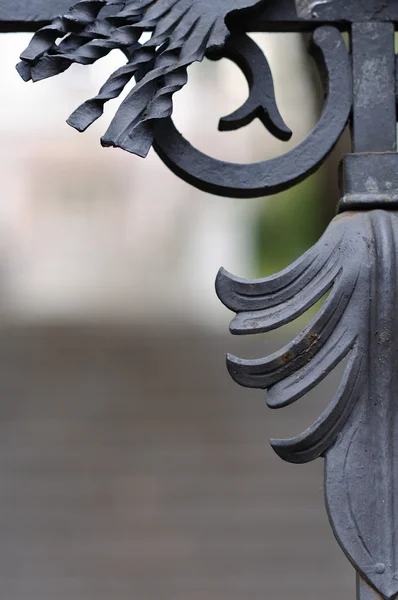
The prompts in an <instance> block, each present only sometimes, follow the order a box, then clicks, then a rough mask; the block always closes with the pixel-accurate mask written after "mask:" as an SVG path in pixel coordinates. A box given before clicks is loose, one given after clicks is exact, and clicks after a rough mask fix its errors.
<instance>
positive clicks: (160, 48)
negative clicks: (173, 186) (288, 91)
mask: <svg viewBox="0 0 398 600" xmlns="http://www.w3.org/2000/svg"><path fill="white" fill-rule="evenodd" d="M329 1H331V2H333V0H329ZM271 5H272V6H274V7H275V6H278V7H279V9H280V13H279V17H281V16H282V14H283V12H284V11H285V12H287V13H288V14H290V15H291V14H292V11H291V5H289V6H290V8H289V9H286V8H285V9H283V6H281V5H280V3H275V2H274V1H272V2H271V0H269V1H268V2H266V1H264V0H219V1H218V2H213V1H211V0H157V1H156V2H155V1H154V0H124V1H122V0H82V1H81V2H78V3H77V4H75V5H74V6H72V8H71V9H70V10H69V11H68V12H66V13H65V14H64V15H63V16H62V17H58V18H56V19H54V20H53V21H52V22H51V23H50V24H49V25H46V26H45V27H43V28H41V29H39V30H38V31H37V33H36V34H35V36H34V37H33V39H32V41H31V43H30V45H29V46H28V48H27V49H26V50H25V51H24V52H22V54H21V62H20V63H19V65H18V67H17V68H18V71H19V73H20V75H21V77H22V78H23V79H24V80H26V81H29V80H33V81H39V80H41V79H45V78H47V77H52V76H54V75H57V74H60V73H62V72H63V71H65V70H66V69H68V68H69V67H70V66H71V65H72V64H74V63H79V64H84V65H90V64H92V63H94V62H96V61H97V60H99V59H100V58H102V57H103V56H105V55H106V54H108V53H109V52H110V51H112V50H113V49H121V50H123V51H124V52H125V54H126V55H127V64H126V65H125V66H124V67H122V68H120V69H118V70H117V71H116V72H115V73H113V74H112V75H111V77H110V78H109V80H108V81H107V82H105V84H104V85H103V86H102V88H101V89H100V91H99V93H98V94H97V96H95V97H93V98H91V99H89V100H87V101H86V102H84V103H83V104H82V105H81V106H80V107H78V108H77V110H75V112H74V113H73V114H72V115H71V116H70V117H69V119H68V123H69V124H70V125H72V126H73V127H75V128H76V129H77V130H78V131H84V130H86V129H87V127H89V126H90V125H91V124H92V123H93V122H94V121H95V120H96V119H98V118H99V117H101V115H102V113H103V109H104V105H105V103H106V102H108V101H109V100H111V99H115V98H117V97H119V96H120V94H121V93H122V92H123V90H124V88H125V87H126V85H127V84H128V83H129V82H130V81H131V80H132V79H133V78H134V77H135V78H136V82H137V83H136V85H135V86H134V87H133V89H132V90H131V92H130V93H129V94H128V95H127V97H126V98H125V100H124V101H123V102H122V103H121V105H120V108H119V109H118V110H117V112H116V115H115V117H114V119H113V120H112V122H111V125H110V126H109V128H108V130H107V131H106V132H105V134H104V136H103V137H102V140H101V143H102V145H103V146H114V147H119V148H122V149H124V150H127V151H128V152H132V153H134V154H138V155H139V156H142V157H144V156H146V155H147V153H148V151H149V149H150V147H151V146H152V144H153V145H154V147H155V149H156V151H157V152H158V154H159V156H160V157H161V158H162V160H163V161H164V162H165V163H166V164H167V165H168V166H169V167H170V169H171V170H172V171H173V172H174V173H176V174H177V175H178V176H179V177H181V178H183V179H185V180H186V181H188V182H190V183H191V184H192V185H194V186H196V187H198V188H200V189H203V190H205V191H207V192H211V193H215V194H219V195H224V196H235V197H255V196H262V195H266V194H272V193H275V192H277V191H281V190H283V189H287V188H288V187H291V186H292V185H294V184H295V183H297V182H298V181H300V180H302V179H303V178H305V177H306V176H308V175H309V174H310V173H312V172H313V171H314V170H315V169H316V168H317V167H318V166H319V165H320V164H321V163H322V161H323V160H324V159H325V157H326V156H327V155H328V154H329V153H330V151H331V150H332V149H333V147H334V145H335V143H336V142H337V140H338V139H339V137H340V135H341V133H342V131H343V130H344V128H345V126H346V124H347V121H348V118H349V115H350V111H351V107H352V77H351V68H350V61H349V56H348V52H347V50H346V47H345V45H344V42H343V39H342V37H341V35H340V33H339V31H338V30H337V29H336V28H335V27H331V26H326V25H324V26H321V27H319V28H316V26H317V24H318V23H317V22H316V18H315V17H314V15H312V13H311V11H310V10H309V8H308V6H307V7H306V8H303V7H302V9H301V12H302V13H303V15H307V17H308V19H307V20H305V19H304V18H303V17H302V16H301V15H300V14H299V13H298V12H297V11H295V15H296V20H297V23H311V25H312V27H313V29H314V30H315V32H314V36H313V43H312V46H311V51H312V53H313V55H314V56H315V58H316V60H317V64H318V66H319V68H320V69H322V70H324V71H325V72H326V75H327V76H326V78H325V79H326V90H325V94H326V102H325V106H324V111H323V114H322V116H321V118H320V121H319V123H318V124H317V125H316V127H315V128H314V130H313V131H312V132H311V133H310V135H309V136H308V137H307V139H306V140H305V141H304V142H303V143H301V144H299V145H298V146H297V147H296V148H294V149H293V150H291V151H289V152H287V153H286V154H285V155H283V156H281V157H278V158H275V159H272V160H269V161H264V162H260V163H255V164H251V165H245V164H234V163H227V162H221V161H218V160H215V159H213V158H211V157H210V156H207V155H205V154H203V153H201V152H199V151H198V150H196V149H195V148H193V147H192V146H191V145H190V144H189V142H188V141H187V140H185V139H184V138H183V137H182V136H181V134H179V133H178V131H177V130H176V128H175V127H174V124H173V122H172V120H171V115H172V111H173V101H172V99H173V95H174V94H175V93H176V92H177V91H178V90H180V89H181V88H182V87H183V86H184V85H185V84H186V82H187V68H188V67H189V65H190V64H192V63H193V62H195V61H201V60H203V58H204V57H205V56H207V57H209V58H213V59H220V58H223V57H226V58H229V59H231V60H233V61H234V62H235V63H236V64H237V65H238V66H239V67H240V68H241V69H242V70H243V72H244V74H245V76H246V78H247V80H248V83H249V89H250V92H249V98H248V100H247V102H246V103H245V104H244V106H242V107H241V108H240V109H239V110H238V111H236V112H235V113H234V115H230V116H229V117H225V118H224V119H221V121H220V130H222V131H225V130H230V129H237V128H239V127H242V126H244V125H246V124H248V123H249V122H250V121H252V120H253V119H255V118H259V119H260V120H261V121H262V123H263V125H264V126H265V127H266V128H267V129H268V130H269V131H270V132H271V133H272V134H273V135H275V136H276V137H278V138H279V139H282V140H288V139H289V138H290V137H291V131H290V129H289V128H288V126H287V125H286V124H285V123H284V121H283V118H282V116H281V115H280V113H279V110H278V108H277V104H276V99H275V94H274V87H273V80H272V74H271V70H270V68H269V66H268V63H267V60H266V58H265V57H264V56H263V54H262V52H261V51H260V49H259V48H258V47H257V46H256V44H255V43H254V42H253V41H252V40H250V38H248V37H247V36H245V35H244V32H245V30H248V29H250V28H251V26H252V24H253V23H255V22H256V21H255V19H256V17H257V18H260V19H261V9H262V10H265V11H267V10H268V11H269V10H270V6H271ZM289 18H291V17H289ZM242 19H243V21H242ZM331 22H333V19H331ZM273 23H274V25H275V21H274V22H273ZM242 24H243V28H242ZM290 26H291V23H290ZM300 27H301V25H300ZM146 31H150V32H151V34H152V35H151V37H150V39H149V40H147V41H146V42H144V43H142V44H141V43H140V40H141V37H142V34H143V33H145V32H146Z"/></svg>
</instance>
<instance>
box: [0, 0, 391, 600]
mask: <svg viewBox="0 0 398 600" xmlns="http://www.w3.org/2000/svg"><path fill="white" fill-rule="evenodd" d="M5 1H6V3H9V8H8V11H7V10H6V12H5V13H4V9H3V8H1V7H0V28H3V30H7V31H9V30H12V28H13V23H17V22H18V23H20V22H24V23H25V24H26V25H27V27H28V28H30V29H36V30H37V31H36V34H35V35H34V37H33V39H32V42H31V44H30V45H29V47H28V48H27V50H26V51H25V52H23V54H22V56H21V59H22V62H21V63H20V64H19V66H18V70H19V72H20V74H21V76H22V77H23V78H24V79H26V80H29V79H33V80H40V79H43V78H45V77H49V76H52V75H56V74H58V73H61V72H62V71H64V70H66V69H67V68H68V67H69V66H70V65H71V64H73V63H81V64H86V65H87V64H92V63H94V62H95V61H96V60H98V59H99V58H101V57H102V56H105V54H107V53H108V52H110V51H111V50H113V49H115V48H118V49H122V50H123V51H124V52H125V54H126V56H127V64H126V66H124V67H122V68H121V69H119V70H118V71H117V72H116V73H114V74H113V75H112V76H111V78H110V79H109V80H108V82H106V83H105V84H104V86H103V87H102V89H101V90H100V92H99V94H98V95H97V96H96V97H95V98H93V99H91V100H88V101H87V102H85V103H84V104H83V105H82V106H81V107H80V108H78V109H77V111H75V113H74V114H73V115H72V116H71V118H70V119H69V122H70V124H71V125H73V126H74V127H76V128H77V129H79V130H81V131H83V130H84V129H86V128H87V127H88V126H89V125H90V124H91V123H92V122H93V121H94V120H95V119H97V118H98V117H99V116H101V114H102V110H103V107H104V104H105V102H107V101H108V100H110V99H112V98H116V97H118V96H119V95H120V93H121V92H122V90H123V89H124V87H125V85H126V84H127V83H128V82H130V80H131V79H132V78H133V77H135V78H136V85H135V87H134V88H133V89H132V91H131V92H130V94H129V95H128V96H127V98H126V100H124V101H123V102H122V104H121V106H120V108H119V110H118V111H117V113H116V115H115V118H114V120H113V121H112V124H111V126H110V128H109V130H108V131H107V133H106V134H105V136H104V138H103V140H102V143H103V145H105V146H118V147H121V148H123V149H125V150H127V151H129V152H133V153H135V154H138V155H141V156H145V155H146V153H147V152H148V150H149V148H150V147H151V145H152V144H153V145H154V148H155V150H156V151H157V152H158V154H159V155H160V157H161V158H162V159H163V161H164V162H165V164H166V165H167V166H169V167H170V169H172V170H173V171H174V173H176V174H177V175H178V176H179V177H181V178H183V179H185V180H186V181H188V182H189V183H191V184H192V185H194V186H196V187H198V188H200V189H202V190H205V191H208V192H213V193H216V194H219V195H227V196H233V197H247V198H249V197H254V196H263V195H267V194H271V193H275V192H278V191H280V190H283V189H286V188H288V187H290V186H292V185H294V184H295V183H297V182H298V181H300V180H301V179H303V178H305V177H306V176H307V175H308V174H310V173H311V172H312V171H313V170H315V169H316V168H317V167H318V166H319V164H321V163H322V161H323V160H324V158H325V157H326V156H327V154H328V153H329V152H330V151H331V149H332V148H333V146H334V145H335V143H336V142H337V140H338V139H339V137H340V135H341V133H342V131H343V130H344V128H345V126H346V124H347V122H348V124H349V127H350V130H351V134H352V152H350V153H349V154H347V155H346V156H345V158H344V161H343V165H342V168H341V174H340V175H341V176H340V182H341V193H342V198H341V200H340V202H339V205H338V213H339V214H338V216H337V217H336V218H335V219H334V220H333V221H332V223H331V224H330V226H329V228H328V229H327V231H326V232H325V234H324V235H323V237H322V238H321V239H320V240H319V241H318V242H317V244H316V245H315V246H314V247H313V248H311V249H310V250H309V251H308V252H306V253H305V254H304V255H303V256H302V257H301V258H299V259H298V260H297V261H296V262H294V263H293V264H292V265H291V266H290V267H288V268H287V269H285V270H284V271H282V272H281V273H278V274H276V275H273V276H271V277H267V278H265V279H260V280H244V279H239V278H237V277H234V276H232V275H231V274H229V273H227V272H226V271H224V270H221V271H220V273H219V275H218V278H217V282H216V290H217V293H218V295H219V297H220V299H221V301H222V302H223V303H224V304H225V305H226V306H227V307H228V308H229V309H231V310H232V311H234V312H235V313H236V316H235V318H234V319H233V321H232V323H231V332H232V333H234V334H238V335H243V334H255V333H260V332H265V331H270V330H272V329H276V328H278V327H280V326H282V325H284V324H285V323H288V322H290V321H292V320H293V319H295V318H296V317H298V316H299V315H301V314H303V313H304V312H305V311H306V310H307V309H309V308H310V307H311V306H313V305H314V304H315V303H316V302H317V301H318V300H320V299H321V298H323V297H326V299H325V300H324V303H323V305H322V307H321V308H320V310H319V311H318V314H317V315H316V316H315V317H314V318H313V320H312V321H311V323H310V324H309V325H308V326H307V327H306V328H305V329H304V330H303V331H302V332H301V333H300V334H299V335H298V336H297V337H296V338H295V339H294V340H293V341H292V342H291V343H290V344H288V345H287V346H285V347H284V348H282V349H281V350H280V351H279V352H276V353H275V354H273V355H271V356H269V357H266V358H263V359H259V360H243V359H239V358H237V357H234V356H228V359H227V365H228V370H229V372H230V374H231V375H232V377H233V379H234V380H235V381H237V382H238V383H239V384H241V385H244V386H248V387H255V388H261V389H264V390H266V391H267V392H266V393H267V396H266V398H267V403H268V405H269V406H270V407H271V408H281V407H284V406H287V405H289V404H291V403H292V402H296V401H297V400H299V399H300V398H301V397H302V396H303V395H304V394H305V393H306V392H307V391H308V390H310V389H311V388H314V387H315V386H317V384H318V383H319V382H320V381H322V379H323V378H324V377H326V375H327V374H328V373H329V372H331V371H332V370H333V369H334V368H335V367H336V366H337V365H338V364H339V363H341V362H342V361H343V360H346V366H345V370H344V373H343V376H342V379H341V383H340V385H339V387H338V390H337V392H336V394H335V396H334V398H332V399H331V402H330V404H329V406H328V408H327V409H326V410H325V411H324V412H323V413H322V415H321V416H320V417H319V418H318V419H317V420H316V422H315V423H313V424H312V425H311V426H310V427H309V428H308V429H307V430H306V431H305V432H303V433H301V434H299V435H298V436H296V437H294V438H291V439H287V440H280V439H274V440H271V444H272V447H273V448H274V450H275V451H276V452H277V454H278V455H279V456H280V457H281V458H283V459H284V460H286V461H289V462H293V463H304V462H308V461H311V460H314V459H316V458H318V457H323V458H324V459H325V497H326V505H327V511H328V515H329V519H330V522H331V525H332V528H333V531H334V533H335V536H336V538H337V540H338V542H339V543H340V545H341V547H342V549H343V550H344V552H345V553H346V555H347V557H348V558H349V560H350V561H351V563H352V564H353V566H354V567H355V570H356V572H357V578H358V599H359V600H376V598H380V597H381V598H384V599H385V600H392V599H393V598H395V597H397V596H398V536H397V535H396V532H397V529H398V476H397V472H398V471H397V466H398V400H397V398H398V375H397V373H398V317H397V302H398V301H397V299H396V298H397V297H398V283H397V282H398V267H397V264H398V263H397V255H398V249H397V244H398V153H397V151H396V150H397V130H396V124H397V106H396V104H397V102H396V101H397V97H398V92H397V90H398V77H397V59H396V56H395V45H394V44H395V31H396V29H397V28H398V2H397V1H396V0H349V1H347V0H319V1H312V0H296V2H295V1H294V0H260V1H257V0H219V2H214V0H84V1H81V2H78V3H77V4H75V5H74V6H72V7H71V8H70V10H69V12H68V13H66V14H65V15H64V16H61V17H56V18H55V19H54V17H55V14H56V13H55V11H53V9H51V10H50V9H49V8H47V9H44V8H43V3H46V2H47V0H31V2H32V5H34V6H37V7H38V8H37V9H35V10H34V11H33V10H32V11H31V12H29V11H27V12H25V13H24V10H23V9H22V8H21V6H19V8H18V6H17V10H16V8H15V0H5ZM52 3H54V4H56V5H57V6H58V5H59V6H60V7H61V6H62V7H64V6H65V5H68V7H69V4H68V2H67V1H66V0H52ZM17 4H18V2H17ZM4 14H5V16H4ZM24 15H25V16H24ZM24 19H25V21H24ZM43 22H44V27H42V25H43ZM2 23H3V24H2ZM15 27H16V26H15V25H14V30H15ZM146 31H149V32H150V33H151V37H150V39H149V40H148V41H147V42H144V43H140V38H141V35H142V34H143V33H144V32H146ZM251 31H306V32H312V33H313V44H312V51H313V52H314V55H315V59H316V61H317V64H318V67H319V69H320V70H322V74H323V75H324V80H325V82H326V87H325V91H326V101H325V105H324V109H323V113H322V115H321V118H320V120H319V122H318V124H317V125H316V126H315V128H314V130H313V131H312V132H311V133H310V135H309V136H308V137H307V139H306V140H304V142H302V143H301V144H300V145H299V146H297V147H296V148H294V149H293V150H290V151H289V152H287V153H286V154H285V155H282V156H280V157H277V158H275V159H272V160H269V161H265V162H260V163H255V164H251V165H240V164H233V163H225V162H221V161H217V160H215V159H213V158H211V157H210V156H207V155H205V154H203V153H201V152H199V151H198V150H196V149H195V148H193V147H192V146H191V145H190V144H189V142H188V141H187V140H185V139H184V138H183V137H182V136H181V134H180V133H179V132H178V131H177V129H176V128H175V126H174V124H173V122H172V119H171V116H172V98H173V94H174V93H175V92H177V91H178V90H180V89H181V88H182V87H183V86H184V85H185V84H186V82H187V73H186V71H187V67H188V66H189V64H191V63H192V62H195V61H198V60H202V59H203V58H205V57H207V58H211V59H213V60H219V59H221V58H229V59H231V60H233V61H234V62H235V63H236V64H237V65H238V66H239V67H240V68H241V69H242V71H243V73H244V75H245V76H246V78H247V80H248V83H249V97H248V100H247V101H246V103H245V104H244V105H243V106H242V107H241V108H240V109H239V110H238V111H236V112H235V113H233V114H232V115H229V116H228V117H224V118H223V119H221V121H220V129H221V130H230V129H237V128H239V127H242V126H244V125H246V124H248V123H249V122H251V121H252V120H253V119H254V118H259V119H260V120H261V121H262V123H263V124H264V126H265V127H266V128H267V129H268V130H269V131H270V132H271V133H272V134H273V135H275V136H276V137H278V138H279V139H282V140H287V139H289V137H290V135H291V132H290V130H289V128H288V126H287V125H286V123H285V122H284V120H283V118H282V116H281V115H280V113H279V110H278V107H277V103H276V99H275V93H274V87H273V81H272V74H271V71H270V68H269V65H268V62H267V60H266V58H265V57H264V56H263V54H262V52H261V51H260V50H259V48H258V47H257V46H256V44H255V43H254V42H253V41H252V40H251V39H250V38H249V37H248V36H247V35H246V34H247V33H248V32H251ZM341 32H345V33H347V35H348V37H349V41H350V44H349V50H347V48H346V46H345V44H344V41H343V38H342V35H341Z"/></svg>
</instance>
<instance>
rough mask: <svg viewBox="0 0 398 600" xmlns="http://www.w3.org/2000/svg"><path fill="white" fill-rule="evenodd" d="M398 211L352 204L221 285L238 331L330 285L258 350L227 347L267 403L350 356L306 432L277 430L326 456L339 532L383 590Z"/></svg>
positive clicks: (290, 444)
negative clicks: (285, 260) (278, 264)
mask: <svg viewBox="0 0 398 600" xmlns="http://www.w3.org/2000/svg"><path fill="white" fill-rule="evenodd" d="M397 242H398V213H397V212H387V211H382V210H375V211H371V212H366V211H365V212H357V213H354V212H345V213H343V214H342V215H339V216H338V217H336V218H335V219H334V221H332V223H331V225H330V226H329V228H328V230H327V231H326V233H325V234H324V236H323V237H322V238H321V239H320V240H319V242H318V243H317V244H316V245H315V246H314V247H313V248H311V249H310V250H309V251H308V252H307V253H306V254H304V255H303V256H302V257H301V258H300V259H298V260H297V261H296V262H295V263H293V264H292V265H291V266H290V267H288V268H287V269H285V270H284V271H282V272H281V273H278V274H276V275H273V276H271V277H268V278H266V279H262V280H254V281H245V280H242V279H237V278H236V277H233V276H232V275H230V274H228V273H227V272H225V271H224V270H221V271H220V273H219V276H218V279H217V292H218V295H219V297H220V299H221V300H222V302H223V303H224V304H225V305H226V306H227V307H228V308H230V309H232V310H233V311H235V312H236V313H237V315H236V317H235V318H234V319H233V321H232V323H231V332H232V333H235V334H251V333H259V332H264V331H269V330H271V329H275V328H277V327H280V326H281V325H283V324H285V323H288V322H290V321H292V320H293V319H294V318H296V317H297V316H299V315H301V314H303V313H304V312H305V311H306V310H307V309H308V308H309V307H310V306H312V305H313V304H314V303H315V302H316V301H317V300H318V299H319V298H321V297H322V296H323V295H324V294H325V293H326V292H328V291H329V295H328V297H327V299H326V300H325V302H324V304H323V305H322V308H321V309H320V311H319V313H318V314H317V315H316V316H315V317H314V319H313V320H312V321H311V323H310V324H309V325H308V326H307V327H306V328H305V329H304V330H303V331H302V332H301V333H300V334H299V335H298V336H297V337H296V338H295V339H294V340H293V341H292V342H291V343H290V344H289V345H287V346H285V347H284V348H282V349H281V350H280V351H279V352H276V353H275V354H273V355H271V356H268V357H267V358H265V359H259V360H243V359H239V358H236V357H234V356H228V359H227V363H228V370H229V372H230V374H231V375H232V377H233V379H234V380H235V381H237V382H238V383H240V384H241V385H244V386H248V387H254V388H263V389H266V390H267V396H266V399H267V404H268V405H269V406H270V407H271V408H280V407H284V406H287V405H289V404H291V403H293V402H296V401H297V400H299V398H301V397H302V396H303V395H304V394H305V393H306V392H307V391H309V390H310V389H311V388H313V387H314V386H316V385H317V384H318V383H319V382H320V381H321V380H322V379H323V378H324V377H326V375H327V374H328V373H329V372H330V371H331V370H332V369H334V368H335V367H336V365H337V364H338V363H339V362H340V361H341V360H343V358H344V357H347V358H348V363H347V366H346V368H345V372H344V375H343V377H342V381H341V384H340V386H339V388H338V390H337V392H336V395H335V396H334V398H333V400H332V401H331V403H330V405H329V407H328V408H327V409H326V410H325V411H324V413H323V414H322V415H321V416H320V417H319V419H318V420H317V421H316V422H315V423H314V424H313V425H312V426H311V427H310V428H309V429H307V431H305V432H304V433H302V434H300V435H298V436H297V437H295V438H292V439H287V440H271V444H272V446H273V448H274V450H275V451H276V452H277V453H278V454H279V456H281V457H282V458H283V459H284V460H287V461H290V462H294V463H304V462H308V461H311V460H314V459H315V458H318V457H319V456H325V458H326V467H325V469H326V470H325V489H326V499H327V504H328V513H329V517H330V521H331V524H332V526H333V529H334V532H335V535H336V537H337V539H338V540H339V542H340V544H341V546H342V547H343V549H344V551H345V552H346V554H347V555H348V557H349V558H350V560H351V561H352V563H353V564H354V566H355V567H356V569H357V570H358V571H359V573H361V575H362V576H363V577H364V578H365V579H366V580H367V581H369V582H370V583H371V585H372V586H373V587H374V588H375V589H376V590H378V591H379V592H380V593H381V594H382V597H383V598H393V597H394V596H396V594H397V593H398V575H397V572H398V571H397V564H398V547H397V544H396V543H395V532H396V530H397V527H398V475H397V468H396V466H397V464H398V463H397V461H398V420H397V408H398V406H397V403H398V400H397V398H398V354H397V346H398V316H397V315H398V311H397V303H398V300H397V298H398V290H397V280H398V279H397V275H398V267H397V256H398V252H397Z"/></svg>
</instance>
